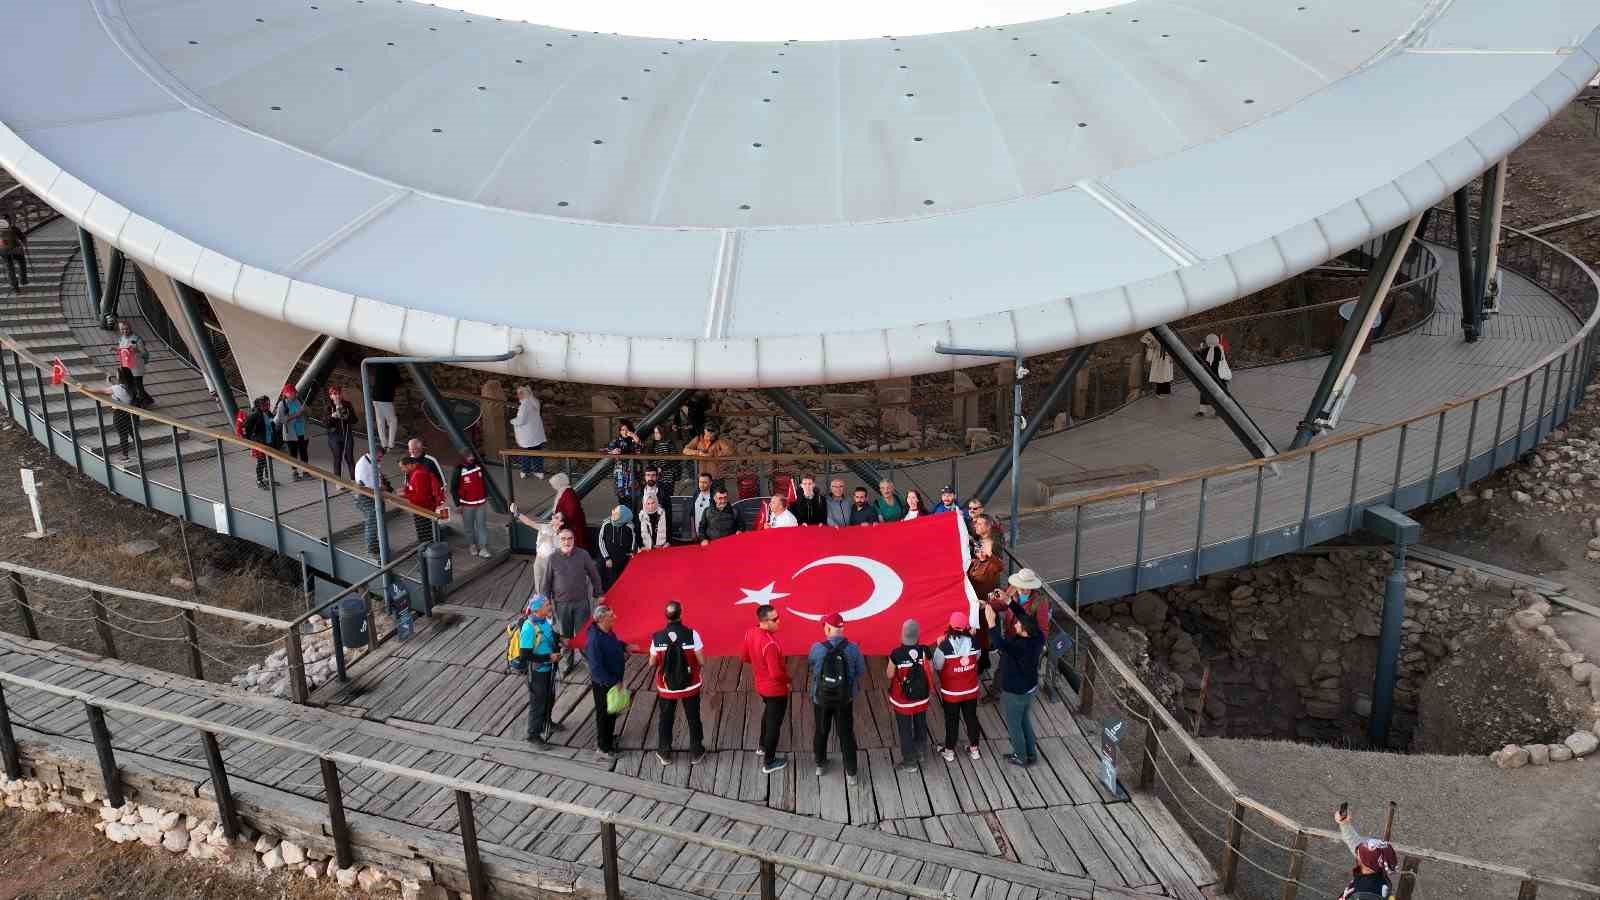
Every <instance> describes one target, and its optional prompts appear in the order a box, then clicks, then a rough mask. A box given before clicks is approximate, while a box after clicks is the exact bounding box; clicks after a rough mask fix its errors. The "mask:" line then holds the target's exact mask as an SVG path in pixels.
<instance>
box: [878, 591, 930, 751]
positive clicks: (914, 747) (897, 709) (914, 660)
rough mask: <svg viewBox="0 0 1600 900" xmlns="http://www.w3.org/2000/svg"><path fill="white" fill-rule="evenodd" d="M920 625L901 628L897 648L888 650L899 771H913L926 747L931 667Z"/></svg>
mask: <svg viewBox="0 0 1600 900" xmlns="http://www.w3.org/2000/svg"><path fill="white" fill-rule="evenodd" d="M921 636H922V626H920V625H918V624H917V620H916V619H907V620H905V622H903V623H901V625H900V646H898V647H896V648H894V649H893V650H891V651H889V663H888V669H887V671H886V672H885V674H886V675H888V677H889V706H890V707H891V708H892V709H893V710H894V728H895V731H896V732H898V733H899V735H900V771H902V772H915V771H917V769H919V768H921V765H922V751H923V748H925V747H927V745H928V699H929V698H930V697H932V696H933V666H932V664H931V662H930V659H929V655H928V648H926V647H924V646H922V645H921V644H919V643H917V639H918V638H920V637H921Z"/></svg>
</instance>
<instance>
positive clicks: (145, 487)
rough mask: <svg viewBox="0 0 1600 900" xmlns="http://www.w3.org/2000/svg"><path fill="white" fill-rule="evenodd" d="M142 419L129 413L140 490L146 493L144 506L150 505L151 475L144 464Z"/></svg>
mask: <svg viewBox="0 0 1600 900" xmlns="http://www.w3.org/2000/svg"><path fill="white" fill-rule="evenodd" d="M139 424H140V418H139V417H138V416H136V415H134V414H133V413H128V425H129V427H130V428H131V429H132V430H133V452H134V454H135V456H134V458H135V459H137V460H138V461H139V489H140V490H141V491H143V492H144V505H145V506H146V507H148V506H149V505H150V475H149V473H148V472H147V471H146V469H148V467H147V466H146V465H145V464H144V437H143V436H142V435H140V434H139Z"/></svg>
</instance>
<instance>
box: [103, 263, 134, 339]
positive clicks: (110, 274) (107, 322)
mask: <svg viewBox="0 0 1600 900" xmlns="http://www.w3.org/2000/svg"><path fill="white" fill-rule="evenodd" d="M127 266H128V258H127V257H126V256H123V255H122V251H121V250H118V249H117V248H115V247H113V248H112V249H111V260H110V262H109V263H108V264H107V266H106V288H105V291H104V293H102V294H101V295H100V306H99V307H97V309H99V311H100V325H101V326H102V327H104V328H110V327H112V324H113V323H114V322H116V320H117V304H118V303H119V302H120V301H121V299H122V273H123V271H124V270H125V269H126V268H127Z"/></svg>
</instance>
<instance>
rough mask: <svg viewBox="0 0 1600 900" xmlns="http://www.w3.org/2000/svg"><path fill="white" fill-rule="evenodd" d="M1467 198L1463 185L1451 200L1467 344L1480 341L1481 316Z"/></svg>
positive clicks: (1462, 315) (1462, 329) (1463, 332)
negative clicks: (1453, 210) (1476, 289)
mask: <svg viewBox="0 0 1600 900" xmlns="http://www.w3.org/2000/svg"><path fill="white" fill-rule="evenodd" d="M1470 199H1471V198H1469V197H1468V196H1467V187H1466V186H1465V185H1463V186H1462V187H1461V189H1460V190H1458V191H1456V192H1455V195H1454V196H1453V197H1452V198H1451V200H1452V202H1453V204H1454V208H1455V214H1456V272H1457V273H1458V274H1459V276H1460V279H1461V284H1460V286H1459V290H1458V291H1457V293H1459V294H1460V295H1461V333H1462V335H1463V336H1465V338H1466V341H1467V343H1469V344H1471V343H1475V342H1476V341H1477V340H1478V319H1479V318H1480V314H1479V312H1478V310H1477V308H1476V306H1477V303H1476V301H1477V294H1475V293H1473V290H1472V286H1473V284H1474V278H1473V274H1472V261H1473V254H1472V222H1471V216H1472V208H1471V205H1470Z"/></svg>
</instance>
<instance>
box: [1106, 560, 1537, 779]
mask: <svg viewBox="0 0 1600 900" xmlns="http://www.w3.org/2000/svg"><path fill="white" fill-rule="evenodd" d="M1392 567H1393V560H1392V557H1391V556H1390V554H1389V553H1388V552H1386V551H1381V550H1332V551H1329V552H1327V553H1326V554H1325V555H1305V556H1291V557H1283V558H1279V559H1277V560H1273V561H1271V562H1268V563H1264V564H1262V565H1258V566H1253V567H1250V568H1246V569H1239V570H1235V571H1233V572H1228V573H1220V574H1216V575H1211V576H1207V577H1206V578H1204V579H1202V581H1201V582H1200V583H1198V584H1193V585H1189V586H1185V587H1178V588H1170V589H1166V590H1162V591H1159V592H1149V591H1147V592H1145V593H1142V594H1139V595H1137V596H1135V597H1133V598H1131V599H1130V600H1127V601H1121V602H1117V603H1110V604H1096V605H1094V606H1091V607H1089V608H1088V609H1086V610H1085V614H1086V615H1087V616H1088V617H1089V618H1090V619H1091V620H1093V621H1101V622H1104V621H1108V620H1109V621H1113V622H1116V623H1118V624H1122V625H1127V626H1132V627H1136V628H1139V629H1141V630H1143V631H1144V632H1145V633H1146V634H1147V635H1149V638H1150V655H1151V657H1152V668H1153V669H1155V670H1157V671H1163V670H1164V671H1166V672H1170V673H1172V674H1173V675H1175V676H1176V677H1177V678H1179V679H1181V680H1182V683H1183V702H1182V707H1183V710H1184V712H1186V713H1187V715H1188V717H1189V720H1190V721H1191V722H1192V721H1193V717H1194V716H1195V715H1197V714H1199V713H1200V707H1201V704H1202V700H1201V691H1200V688H1201V682H1202V680H1203V678H1204V673H1205V671H1206V670H1207V668H1208V667H1209V670H1210V679H1209V684H1208V688H1207V690H1206V693H1205V698H1204V712H1203V715H1204V720H1203V722H1202V723H1201V729H1202V731H1203V733H1205V734H1208V735H1220V736H1228V737H1279V738H1282V737H1288V738H1295V739H1300V740H1311V741H1318V742H1323V743H1333V744H1341V745H1350V746H1365V745H1366V727H1367V718H1366V717H1367V716H1368V715H1369V714H1370V712H1371V703H1372V699H1371V691H1372V678H1373V672H1374V669H1375V667H1376V662H1377V642H1378V632H1379V620H1380V614H1381V609H1382V603H1383V584H1384V579H1385V578H1386V577H1387V575H1388V574H1389V572H1390V570H1391V568H1392ZM1406 581H1407V589H1406V618H1405V622H1404V625H1403V642H1402V645H1401V661H1400V678H1399V682H1398V685H1397V688H1396V691H1395V719H1394V725H1393V729H1392V735H1393V737H1392V741H1391V743H1392V745H1393V746H1394V747H1396V748H1405V747H1409V746H1410V744H1411V740H1412V736H1413V732H1414V731H1415V728H1416V723H1417V709H1418V702H1419V695H1420V692H1421V688H1422V686H1423V683H1424V680H1425V679H1426V678H1427V677H1428V675H1429V673H1430V672H1431V671H1433V669H1434V668H1435V667H1436V666H1437V665H1438V664H1439V662H1440V661H1441V660H1442V659H1444V658H1445V657H1446V656H1447V655H1448V654H1449V653H1451V652H1452V651H1453V650H1454V649H1455V648H1456V647H1458V646H1459V645H1460V643H1461V641H1462V639H1463V638H1464V637H1465V636H1467V635H1470V634H1475V633H1478V632H1481V631H1484V630H1486V629H1488V628H1490V627H1491V626H1492V625H1493V624H1494V623H1497V622H1499V621H1502V620H1503V619H1504V617H1505V615H1506V613H1507V612H1508V611H1510V610H1511V609H1512V608H1513V607H1515V606H1517V605H1518V604H1517V601H1516V599H1515V598H1514V597H1513V596H1512V593H1511V591H1510V590H1509V587H1510V586H1509V584H1508V583H1506V582H1503V581H1495V580H1492V579H1489V578H1486V577H1484V576H1483V575H1481V574H1479V573H1477V572H1475V571H1471V570H1463V571H1460V572H1451V571H1447V570H1444V569H1440V568H1437V567H1434V566H1430V565H1426V564H1422V563H1418V562H1415V561H1408V562H1407V565H1406Z"/></svg>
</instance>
